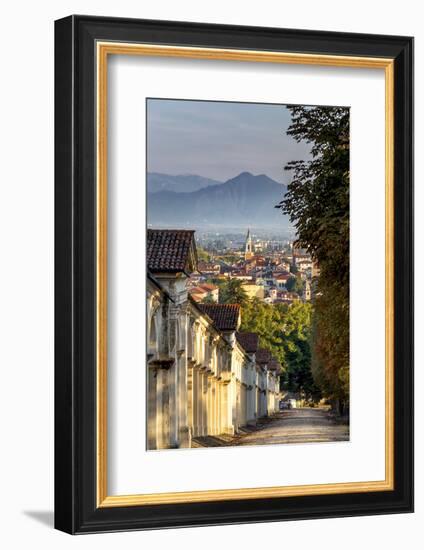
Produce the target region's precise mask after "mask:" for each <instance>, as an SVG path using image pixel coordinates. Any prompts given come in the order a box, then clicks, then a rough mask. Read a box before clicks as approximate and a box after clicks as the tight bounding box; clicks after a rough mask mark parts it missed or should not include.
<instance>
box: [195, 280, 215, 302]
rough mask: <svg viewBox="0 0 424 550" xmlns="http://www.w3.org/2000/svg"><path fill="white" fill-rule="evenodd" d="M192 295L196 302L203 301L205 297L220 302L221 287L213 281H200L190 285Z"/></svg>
mask: <svg viewBox="0 0 424 550" xmlns="http://www.w3.org/2000/svg"><path fill="white" fill-rule="evenodd" d="M189 293H190V296H191V297H192V298H193V300H194V301H195V302H202V301H203V300H205V299H208V300H210V301H211V302H218V300H219V287H218V286H216V285H214V284H212V283H198V284H197V285H195V286H190V287H189Z"/></svg>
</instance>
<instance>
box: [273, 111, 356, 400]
mask: <svg viewBox="0 0 424 550" xmlns="http://www.w3.org/2000/svg"><path fill="white" fill-rule="evenodd" d="M289 109H290V111H291V116H292V124H291V126H290V127H289V129H288V131H287V134H288V135H291V136H292V137H293V138H294V139H295V140H296V141H298V142H300V141H306V142H308V143H310V144H311V154H312V159H311V160H307V161H304V160H301V161H293V162H289V163H288V164H287V166H286V167H285V169H286V170H289V171H291V172H292V181H291V183H290V184H289V186H288V192H287V194H286V196H285V198H284V200H283V201H282V202H281V203H280V204H278V205H277V208H281V209H282V211H283V212H284V213H285V214H288V215H289V216H290V220H291V222H292V223H293V224H294V225H295V227H296V230H297V235H298V241H297V243H298V245H299V246H300V247H302V248H306V249H307V250H308V251H309V252H310V254H311V255H312V257H313V258H314V260H316V261H318V264H319V267H320V271H321V275H320V278H319V280H318V283H317V288H316V291H317V298H316V300H315V313H314V319H313V327H312V334H311V341H312V346H313V353H312V372H313V375H314V380H315V381H316V383H317V384H318V385H319V386H320V387H321V388H322V390H323V392H324V393H325V395H327V396H328V397H330V398H332V399H336V400H338V401H342V402H344V403H347V402H348V400H349V109H348V108H343V107H338V108H334V107H301V106H290V107H289Z"/></svg>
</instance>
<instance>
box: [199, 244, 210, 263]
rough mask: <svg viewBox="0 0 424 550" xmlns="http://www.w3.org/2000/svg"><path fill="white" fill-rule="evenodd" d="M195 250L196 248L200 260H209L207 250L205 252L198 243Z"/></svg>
mask: <svg viewBox="0 0 424 550" xmlns="http://www.w3.org/2000/svg"><path fill="white" fill-rule="evenodd" d="M196 250H197V258H198V259H199V260H200V261H201V262H209V261H210V260H211V256H210V254H209V252H207V251H206V250H205V249H204V248H202V247H201V246H199V245H198V244H197V245H196Z"/></svg>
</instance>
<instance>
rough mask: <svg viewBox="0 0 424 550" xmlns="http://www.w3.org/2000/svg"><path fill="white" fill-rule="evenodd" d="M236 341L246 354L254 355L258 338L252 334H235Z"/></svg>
mask: <svg viewBox="0 0 424 550" xmlns="http://www.w3.org/2000/svg"><path fill="white" fill-rule="evenodd" d="M236 337H237V341H238V343H239V344H240V345H241V347H242V348H244V350H245V351H246V352H247V353H255V352H256V350H257V349H258V345H259V336H258V335H257V334H255V333H254V332H237V334H236Z"/></svg>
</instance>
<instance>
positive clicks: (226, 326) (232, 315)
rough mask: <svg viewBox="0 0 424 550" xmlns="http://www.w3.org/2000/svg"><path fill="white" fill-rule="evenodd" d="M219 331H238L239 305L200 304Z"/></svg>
mask: <svg viewBox="0 0 424 550" xmlns="http://www.w3.org/2000/svg"><path fill="white" fill-rule="evenodd" d="M199 308H200V309H201V310H202V311H203V313H206V315H208V316H209V317H210V318H211V319H212V320H213V322H214V325H215V326H216V328H218V329H219V330H237V325H238V320H239V316H240V305H239V304H199Z"/></svg>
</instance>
